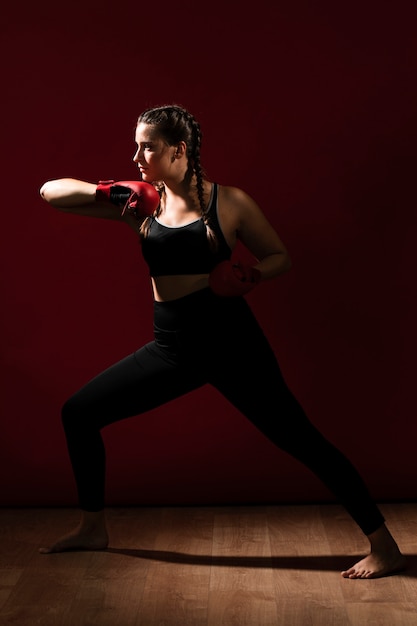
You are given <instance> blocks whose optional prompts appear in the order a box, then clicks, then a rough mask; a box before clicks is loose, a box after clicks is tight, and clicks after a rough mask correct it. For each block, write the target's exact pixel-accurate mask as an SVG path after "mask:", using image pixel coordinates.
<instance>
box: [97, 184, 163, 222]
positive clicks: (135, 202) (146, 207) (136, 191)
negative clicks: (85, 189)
mask: <svg viewBox="0 0 417 626" xmlns="http://www.w3.org/2000/svg"><path fill="white" fill-rule="evenodd" d="M96 201H97V202H111V203H112V204H114V205H115V206H117V207H120V208H121V209H122V212H121V215H124V214H125V212H126V211H129V212H130V213H132V214H133V215H134V216H135V217H136V218H141V217H147V216H148V215H152V213H153V212H154V211H155V210H156V209H157V208H158V205H159V201H160V198H159V193H158V192H157V191H156V189H155V187H154V186H153V185H151V184H150V183H145V182H143V181H140V180H122V181H119V182H117V183H115V182H114V180H100V182H99V184H98V185H97V188H96Z"/></svg>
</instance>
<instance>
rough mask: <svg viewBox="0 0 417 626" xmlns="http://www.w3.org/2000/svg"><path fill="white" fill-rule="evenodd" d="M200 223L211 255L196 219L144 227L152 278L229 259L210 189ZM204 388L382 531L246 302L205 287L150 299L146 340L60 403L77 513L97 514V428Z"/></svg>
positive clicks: (366, 524) (369, 527)
mask: <svg viewBox="0 0 417 626" xmlns="http://www.w3.org/2000/svg"><path fill="white" fill-rule="evenodd" d="M209 215H210V222H211V226H212V228H213V229H214V230H215V232H216V235H217V238H218V242H219V246H218V250H217V252H216V253H213V252H212V251H211V250H210V246H209V245H208V242H207V237H206V228H205V225H204V224H203V221H202V220H196V221H194V222H192V223H191V224H189V225H186V226H183V227H180V228H172V227H167V226H164V225H162V224H161V223H159V222H158V221H157V219H155V218H152V219H151V225H150V230H149V234H148V237H147V238H146V239H145V240H144V241H143V242H142V247H143V255H144V258H145V260H146V261H147V263H148V264H149V268H150V274H151V275H152V276H157V275H169V274H171V275H173V274H194V273H195V274H197V273H206V272H207V273H208V272H210V271H211V269H212V268H213V267H214V266H215V265H216V264H217V263H218V262H219V261H221V260H223V259H226V258H230V255H231V251H230V249H229V247H228V246H227V243H226V241H225V239H224V237H223V234H222V232H221V229H220V226H219V223H218V219H217V185H213V191H212V197H211V201H210V210H209ZM205 384H210V385H212V386H213V387H215V388H216V389H218V390H219V391H220V392H221V393H222V394H223V396H224V397H225V398H226V399H227V400H228V401H229V402H231V403H232V404H233V405H234V406H235V407H236V408H237V409H238V410H239V411H240V412H241V413H242V414H243V415H244V416H246V418H248V419H249V420H250V421H251V422H252V423H253V424H254V425H255V426H256V427H257V428H258V429H259V430H260V431H261V432H262V433H264V435H265V436H266V437H268V438H269V439H270V440H271V441H272V442H274V443H275V444H276V445H277V446H278V447H279V448H281V449H282V450H285V451H286V452H288V453H289V454H290V455H292V456H293V457H294V458H296V459H298V460H299V461H301V462H302V463H303V464H304V465H306V466H307V467H308V468H309V469H310V470H311V471H312V472H314V473H315V474H316V476H317V477H318V478H320V479H321V480H322V481H323V483H324V484H325V485H326V486H327V487H328V489H329V490H330V491H331V492H332V493H333V494H334V496H335V497H336V498H337V500H338V501H339V502H340V503H341V504H343V505H344V506H345V508H346V509H347V511H348V512H349V513H350V514H351V516H352V517H353V519H354V520H355V521H356V522H357V524H358V525H359V526H360V528H361V529H362V530H363V532H364V533H365V534H370V533H371V532H373V531H375V530H376V529H377V528H378V527H379V526H381V524H382V523H383V522H384V518H383V516H382V514H381V512H380V511H379V509H378V507H377V506H376V504H375V503H374V501H373V500H372V498H371V497H370V494H369V492H368V490H367V487H366V486H365V484H364V482H363V480H362V478H361V477H360V475H359V474H358V472H357V471H356V469H355V468H354V467H353V466H352V464H351V463H350V462H349V461H348V460H347V459H346V457H345V456H344V455H343V454H342V453H341V452H340V451H339V450H338V449H337V448H335V447H334V446H333V445H332V444H331V443H330V442H329V441H327V440H326V439H325V438H324V437H323V435H321V433H320V432H319V431H318V430H317V429H316V428H315V427H314V426H313V425H312V424H311V422H310V421H309V420H308V418H307V416H306V415H305V413H304V411H303V409H302V407H301V406H300V404H299V403H298V401H297V400H296V399H295V398H294V396H293V395H292V393H291V391H290V390H289V388H288V387H287V385H286V383H285V381H284V378H283V376H282V374H281V371H280V368H279V365H278V363H277V359H276V357H275V354H274V352H273V350H272V348H271V346H270V345H269V343H268V341H267V339H266V337H265V335H264V333H263V331H262V329H261V327H260V326H259V324H258V322H257V320H256V318H255V317H254V315H253V313H252V311H251V309H250V307H249V305H248V303H247V302H246V300H245V298H244V297H232V298H224V297H219V296H216V295H215V294H214V293H213V292H212V291H211V290H210V289H209V288H207V289H202V290H200V291H197V292H195V293H192V294H191V295H188V296H185V297H182V298H179V299H177V300H173V301H168V302H156V301H154V341H151V342H150V343H148V344H146V345H145V346H143V347H142V348H140V349H139V350H137V351H136V352H134V353H133V354H131V355H130V356H128V357H126V358H125V359H123V360H122V361H120V362H119V363H116V364H115V365H113V366H111V367H110V368H109V369H107V370H105V371H104V372H102V373H101V374H99V375H98V376H97V377H95V378H94V379H93V380H91V381H90V382H89V383H88V384H87V385H86V386H85V387H83V388H82V389H80V390H79V391H78V392H77V393H75V395H74V396H72V397H71V398H70V399H69V400H68V401H67V402H66V403H65V405H64V407H63V412H62V418H63V424H64V429H65V433H66V437H67V443H68V450H69V455H70V459H71V462H72V466H73V471H74V476H75V480H76V484H77V488H78V496H79V504H80V507H81V509H83V510H85V511H99V510H101V509H102V508H104V505H105V490H104V485H105V450H104V445H103V440H102V436H101V433H100V430H101V429H102V428H103V427H104V426H108V425H109V424H112V423H114V422H117V421H119V420H122V419H124V418H127V417H131V416H135V415H139V414H142V413H144V412H146V411H148V410H150V409H154V408H156V407H158V406H160V405H162V404H164V403H166V402H168V401H170V400H173V399H175V398H178V397H179V396H181V395H183V394H185V393H188V392H190V391H192V390H194V389H197V388H198V387H201V386H202V385H205ZM225 414H227V406H225Z"/></svg>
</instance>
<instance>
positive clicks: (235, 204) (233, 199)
mask: <svg viewBox="0 0 417 626" xmlns="http://www.w3.org/2000/svg"><path fill="white" fill-rule="evenodd" d="M223 189H224V197H225V200H226V202H227V207H228V211H227V213H228V215H229V218H228V219H227V221H228V222H229V224H228V226H229V229H231V228H233V230H234V236H235V238H236V239H238V240H239V241H241V242H242V243H243V245H244V246H245V247H246V248H247V249H248V250H249V252H251V254H253V256H254V257H255V258H256V259H257V260H258V263H257V264H256V265H255V266H254V267H256V269H258V270H259V271H260V272H261V278H262V280H265V279H268V278H274V277H275V276H278V275H279V274H283V273H285V272H287V271H288V270H289V269H290V268H291V259H290V257H289V254H288V251H287V249H286V247H285V245H284V243H283V242H282V240H281V238H280V237H279V235H278V233H277V232H276V230H275V229H274V227H273V226H272V224H271V223H270V222H269V221H268V219H267V218H266V216H265V215H264V213H263V212H262V211H261V209H260V208H259V206H258V205H257V203H256V202H255V201H254V200H253V199H252V198H251V197H250V196H249V195H248V194H247V193H246V192H244V191H242V190H241V189H238V188H236V187H226V188H223ZM229 232H231V231H229Z"/></svg>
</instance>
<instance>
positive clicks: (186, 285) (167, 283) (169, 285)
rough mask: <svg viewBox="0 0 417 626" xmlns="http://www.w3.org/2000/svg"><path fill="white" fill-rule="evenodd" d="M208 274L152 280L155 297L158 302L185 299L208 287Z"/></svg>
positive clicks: (162, 277) (183, 275) (161, 277)
mask: <svg viewBox="0 0 417 626" xmlns="http://www.w3.org/2000/svg"><path fill="white" fill-rule="evenodd" d="M208 277H209V275H208V274H191V275H189V274H181V275H175V276H157V277H155V278H152V289H153V295H154V298H155V300H156V301H157V302H166V301H168V300H176V299H177V298H183V297H184V296H188V295H189V294H190V293H194V292H195V291H199V290H200V289H204V288H206V287H208V284H209V283H208Z"/></svg>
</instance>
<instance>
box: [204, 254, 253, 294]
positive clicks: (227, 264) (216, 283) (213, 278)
mask: <svg viewBox="0 0 417 626" xmlns="http://www.w3.org/2000/svg"><path fill="white" fill-rule="evenodd" d="M260 280H261V272H260V271H259V270H258V269H256V268H255V267H250V266H249V265H243V264H242V263H232V262H231V261H222V262H221V263H219V264H218V265H216V267H215V268H214V269H213V270H212V271H211V273H210V276H209V286H210V288H211V290H212V291H213V292H214V293H215V294H216V295H217V296H223V297H233V296H243V295H245V293H248V292H249V291H251V290H252V289H253V288H254V287H256V285H258V284H259V283H260Z"/></svg>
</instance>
